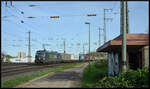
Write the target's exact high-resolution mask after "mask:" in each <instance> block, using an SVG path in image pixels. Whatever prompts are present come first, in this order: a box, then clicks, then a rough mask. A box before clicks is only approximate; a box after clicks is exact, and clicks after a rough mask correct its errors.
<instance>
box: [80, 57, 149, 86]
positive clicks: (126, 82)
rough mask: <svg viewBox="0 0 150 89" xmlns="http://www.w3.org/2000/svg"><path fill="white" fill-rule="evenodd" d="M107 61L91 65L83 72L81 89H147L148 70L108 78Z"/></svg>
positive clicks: (145, 68) (128, 72)
mask: <svg viewBox="0 0 150 89" xmlns="http://www.w3.org/2000/svg"><path fill="white" fill-rule="evenodd" d="M107 66H108V65H107V60H100V61H96V62H92V63H91V69H90V71H89V67H87V68H86V69H85V70H84V72H83V78H82V88H148V87H149V68H147V67H144V68H142V69H138V70H136V71H135V70H131V69H129V71H127V72H123V73H122V74H121V75H120V76H108V75H107V71H108V67H107Z"/></svg>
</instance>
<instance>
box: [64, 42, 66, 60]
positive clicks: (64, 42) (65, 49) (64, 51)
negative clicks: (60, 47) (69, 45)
mask: <svg viewBox="0 0 150 89" xmlns="http://www.w3.org/2000/svg"><path fill="white" fill-rule="evenodd" d="M65 54H66V42H65V39H64V60H65V58H66V57H65Z"/></svg>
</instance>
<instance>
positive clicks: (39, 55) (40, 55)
mask: <svg viewBox="0 0 150 89" xmlns="http://www.w3.org/2000/svg"><path fill="white" fill-rule="evenodd" d="M45 55H46V52H45V51H37V52H36V55H35V63H45Z"/></svg>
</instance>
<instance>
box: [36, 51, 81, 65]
mask: <svg viewBox="0 0 150 89" xmlns="http://www.w3.org/2000/svg"><path fill="white" fill-rule="evenodd" d="M79 61H80V62H81V60H79V58H77V55H76V57H74V58H73V55H70V54H63V53H58V52H56V51H54V52H53V51H52V52H49V51H47V50H38V51H37V52H36V55H35V63H37V64H47V63H71V62H79Z"/></svg>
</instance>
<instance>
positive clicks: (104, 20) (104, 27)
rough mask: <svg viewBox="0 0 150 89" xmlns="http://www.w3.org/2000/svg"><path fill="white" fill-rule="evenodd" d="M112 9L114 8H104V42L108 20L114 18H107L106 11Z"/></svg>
mask: <svg viewBox="0 0 150 89" xmlns="http://www.w3.org/2000/svg"><path fill="white" fill-rule="evenodd" d="M109 10H110V11H111V12H112V9H104V43H105V42H106V39H107V38H106V20H112V18H106V11H109Z"/></svg>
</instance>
